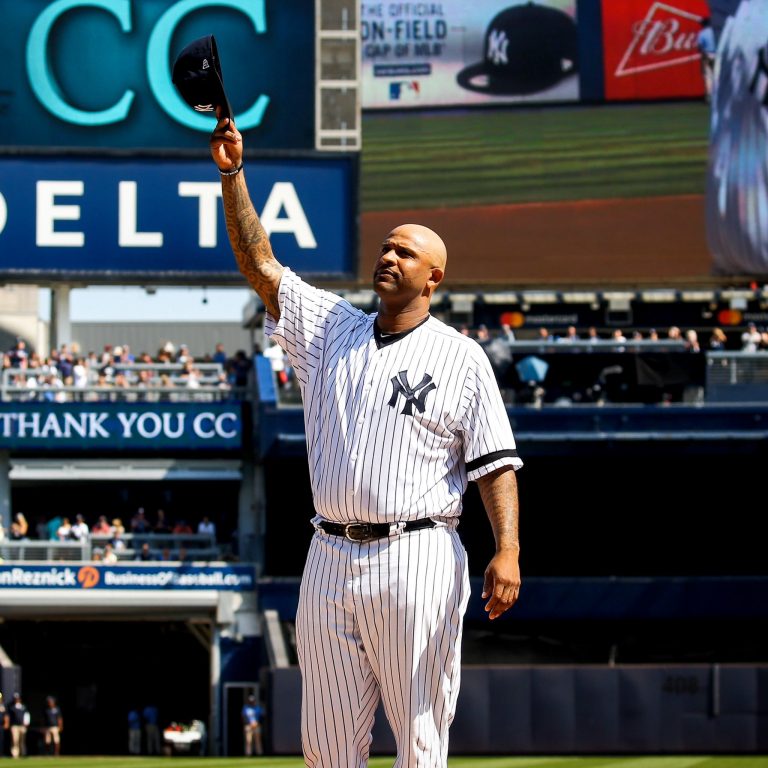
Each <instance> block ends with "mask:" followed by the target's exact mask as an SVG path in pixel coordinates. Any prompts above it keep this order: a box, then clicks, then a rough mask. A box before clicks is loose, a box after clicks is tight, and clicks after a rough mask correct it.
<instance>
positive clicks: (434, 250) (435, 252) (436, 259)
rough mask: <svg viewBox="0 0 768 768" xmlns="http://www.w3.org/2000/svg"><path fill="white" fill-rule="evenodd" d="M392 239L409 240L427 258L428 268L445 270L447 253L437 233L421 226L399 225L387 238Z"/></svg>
mask: <svg viewBox="0 0 768 768" xmlns="http://www.w3.org/2000/svg"><path fill="white" fill-rule="evenodd" d="M394 237H398V238H404V239H407V240H410V241H411V242H412V243H413V245H414V246H415V247H416V248H418V250H420V251H421V252H422V253H424V254H426V255H427V256H428V257H429V260H430V266H432V267H439V268H440V269H442V270H445V263H446V261H447V260H448V251H447V249H446V247H445V243H444V242H443V240H442V238H441V237H440V235H438V234H437V232H434V231H433V230H431V229H430V228H429V227H425V226H423V225H422V224H401V225H400V226H399V227H395V229H393V230H392V231H391V232H390V233H389V235H388V236H387V238H388V239H389V238H394Z"/></svg>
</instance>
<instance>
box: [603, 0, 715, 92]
mask: <svg viewBox="0 0 768 768" xmlns="http://www.w3.org/2000/svg"><path fill="white" fill-rule="evenodd" d="M602 13H603V50H604V56H605V97H606V99H608V100H623V99H630V100H631V99H659V98H678V97H695V96H703V95H704V80H703V78H702V75H701V63H700V62H701V60H700V56H699V49H698V39H697V38H698V34H699V32H700V31H701V24H700V22H701V20H702V19H703V18H705V17H708V16H709V9H708V7H707V2H706V0H672V2H663V3H662V2H654V0H622V2H620V3H619V2H616V1H615V0H603V4H602Z"/></svg>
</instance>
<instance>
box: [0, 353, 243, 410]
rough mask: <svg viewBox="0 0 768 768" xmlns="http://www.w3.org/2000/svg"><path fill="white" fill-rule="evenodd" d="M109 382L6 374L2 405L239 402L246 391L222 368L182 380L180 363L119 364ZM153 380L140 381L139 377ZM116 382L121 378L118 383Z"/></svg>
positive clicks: (21, 371) (203, 367) (29, 372)
mask: <svg viewBox="0 0 768 768" xmlns="http://www.w3.org/2000/svg"><path fill="white" fill-rule="evenodd" d="M112 368H113V370H114V372H115V375H114V376H113V378H112V380H111V381H104V382H99V380H98V377H97V378H95V379H94V378H93V371H91V372H90V374H89V375H90V376H91V380H90V381H89V383H88V384H87V385H86V386H74V385H67V384H64V383H63V382H62V380H61V379H60V378H59V376H58V375H57V374H55V373H54V372H52V371H49V370H47V369H44V368H6V369H5V370H4V371H3V373H2V379H0V399H2V400H6V401H8V400H11V401H17V402H19V401H21V402H35V401H37V402H39V401H52V402H99V401H100V402H104V401H114V402H131V401H134V402H188V401H207V402H211V401H220V400H231V399H241V398H242V396H243V395H244V390H243V389H242V388H233V387H232V386H231V385H230V384H229V383H228V382H227V381H226V378H225V371H224V368H223V366H222V365H221V364H220V363H199V364H196V365H195V366H194V370H195V371H196V372H199V374H200V375H199V376H198V375H195V376H194V377H193V378H189V377H188V376H184V375H183V374H185V373H188V370H187V368H186V367H185V366H184V365H182V364H181V363H118V364H115V365H113V366H112ZM143 371H148V372H150V373H151V374H152V376H150V377H148V378H147V379H145V380H142V376H141V373H142V372H143ZM117 376H121V377H122V378H121V379H120V381H119V382H117V383H116V381H115V379H116V378H117Z"/></svg>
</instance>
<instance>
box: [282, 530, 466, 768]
mask: <svg viewBox="0 0 768 768" xmlns="http://www.w3.org/2000/svg"><path fill="white" fill-rule="evenodd" d="M468 599H469V579H468V574H467V561H466V552H465V551H464V547H463V545H462V543H461V541H460V539H459V536H458V534H457V533H456V531H455V530H453V529H451V528H448V527H445V526H439V527H437V528H433V529H424V530H419V531H413V532H410V533H404V534H401V535H396V536H390V537H387V538H382V539H376V540H374V541H372V542H369V543H366V544H359V543H356V542H351V541H348V540H347V539H345V538H343V537H341V536H331V535H329V534H326V533H322V532H318V533H316V534H315V536H314V538H313V539H312V543H311V545H310V550H309V554H308V556H307V562H306V566H305V569H304V576H303V579H302V583H301V592H300V597H299V608H298V614H297V619H296V638H297V646H298V653H299V663H300V665H301V670H302V693H303V700H302V716H301V732H302V746H303V750H304V760H305V763H306V765H307V766H312V767H313V768H363V767H364V766H366V765H367V764H368V755H369V750H370V744H371V728H372V725H373V719H374V713H375V711H376V707H377V704H378V702H379V699H380V698H381V700H382V701H383V705H384V711H385V712H386V715H387V719H388V720H389V724H390V726H391V727H392V731H393V733H394V735H395V741H396V743H397V760H396V762H395V768H443V767H444V766H445V765H446V761H447V754H448V728H449V726H450V724H451V721H452V720H453V716H454V713H455V711H456V699H457V696H458V692H459V682H460V662H461V632H462V619H463V616H464V611H465V610H466V607H467V601H468Z"/></svg>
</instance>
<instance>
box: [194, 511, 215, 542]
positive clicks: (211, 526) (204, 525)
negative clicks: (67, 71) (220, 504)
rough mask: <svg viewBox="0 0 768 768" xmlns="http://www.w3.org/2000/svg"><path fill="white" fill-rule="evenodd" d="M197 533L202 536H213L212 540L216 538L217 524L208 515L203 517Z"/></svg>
mask: <svg viewBox="0 0 768 768" xmlns="http://www.w3.org/2000/svg"><path fill="white" fill-rule="evenodd" d="M197 532H198V533H199V534H201V535H205V536H211V537H212V538H214V539H215V538H216V523H214V522H212V521H211V520H210V518H209V517H208V516H207V515H206V516H205V517H203V519H202V520H201V521H200V522H199V523H198V524H197Z"/></svg>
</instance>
